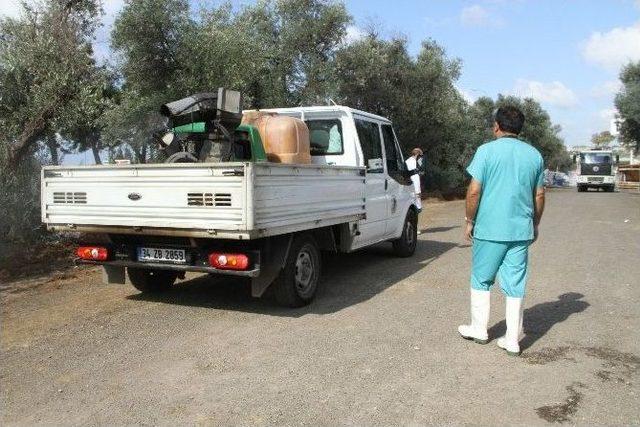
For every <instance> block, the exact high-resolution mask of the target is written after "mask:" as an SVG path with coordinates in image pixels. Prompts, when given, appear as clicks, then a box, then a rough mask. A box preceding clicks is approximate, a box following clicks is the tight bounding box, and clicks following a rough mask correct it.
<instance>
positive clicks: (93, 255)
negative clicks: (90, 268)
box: [76, 246, 109, 261]
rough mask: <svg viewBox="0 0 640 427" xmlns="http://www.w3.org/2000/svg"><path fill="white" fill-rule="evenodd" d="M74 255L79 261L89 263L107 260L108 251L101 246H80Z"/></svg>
mask: <svg viewBox="0 0 640 427" xmlns="http://www.w3.org/2000/svg"><path fill="white" fill-rule="evenodd" d="M76 255H78V258H80V259H86V260H90V261H106V260H107V258H109V251H108V250H107V248H104V247H102V246H80V247H79V248H78V249H77V250H76Z"/></svg>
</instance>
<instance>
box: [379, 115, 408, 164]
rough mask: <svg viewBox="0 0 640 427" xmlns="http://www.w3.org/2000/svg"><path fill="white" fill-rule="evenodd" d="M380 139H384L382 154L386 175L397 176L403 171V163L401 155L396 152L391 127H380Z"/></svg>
mask: <svg viewBox="0 0 640 427" xmlns="http://www.w3.org/2000/svg"><path fill="white" fill-rule="evenodd" d="M382 137H383V138H384V153H385V155H386V156H387V173H388V174H389V176H392V177H394V176H398V175H399V173H400V171H402V170H403V169H404V162H403V161H402V155H400V153H399V152H398V148H397V147H398V146H397V144H396V138H395V136H394V135H393V129H392V128H391V125H382Z"/></svg>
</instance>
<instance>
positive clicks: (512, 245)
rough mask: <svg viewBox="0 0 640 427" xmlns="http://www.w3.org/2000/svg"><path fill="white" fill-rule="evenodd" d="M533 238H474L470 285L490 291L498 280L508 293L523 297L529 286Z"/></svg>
mask: <svg viewBox="0 0 640 427" xmlns="http://www.w3.org/2000/svg"><path fill="white" fill-rule="evenodd" d="M529 245H531V240H524V241H516V242H496V241H492V240H481V239H474V240H473V266H472V269H471V287H472V288H473V289H476V290H479V291H488V290H489V289H491V286H492V285H493V283H494V282H495V280H496V276H497V277H498V280H499V282H500V287H501V288H502V292H504V294H505V295H506V296H508V297H515V298H523V297H524V294H525V289H526V286H527V276H528V272H527V261H528V256H529Z"/></svg>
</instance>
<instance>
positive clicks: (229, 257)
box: [209, 252, 249, 270]
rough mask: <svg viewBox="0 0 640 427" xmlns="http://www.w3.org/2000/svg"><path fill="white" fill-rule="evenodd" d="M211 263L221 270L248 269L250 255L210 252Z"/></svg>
mask: <svg viewBox="0 0 640 427" xmlns="http://www.w3.org/2000/svg"><path fill="white" fill-rule="evenodd" d="M209 264H210V265H211V266H212V267H214V268H217V269H219V270H246V269H247V267H249V257H248V256H246V255H244V254H227V253H220V252H213V253H211V254H209Z"/></svg>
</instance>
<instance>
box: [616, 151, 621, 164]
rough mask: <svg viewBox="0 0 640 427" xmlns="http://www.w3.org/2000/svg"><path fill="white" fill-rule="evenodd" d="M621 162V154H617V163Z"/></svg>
mask: <svg viewBox="0 0 640 427" xmlns="http://www.w3.org/2000/svg"><path fill="white" fill-rule="evenodd" d="M619 164H620V154H616V165H619Z"/></svg>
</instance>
